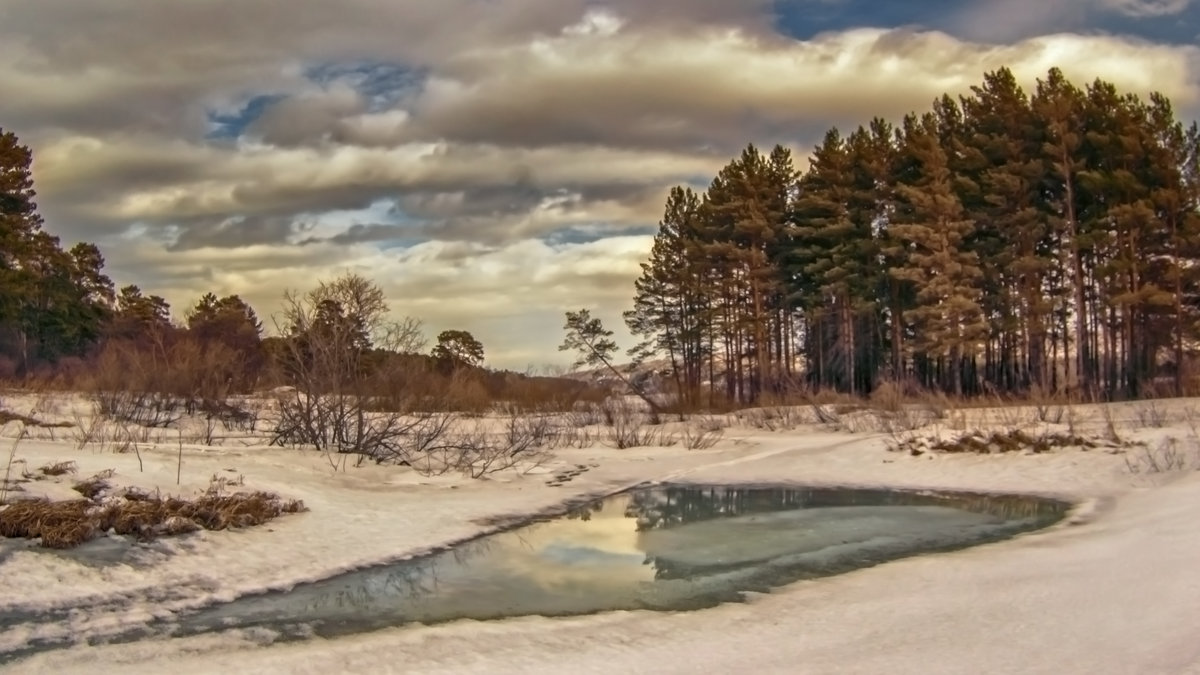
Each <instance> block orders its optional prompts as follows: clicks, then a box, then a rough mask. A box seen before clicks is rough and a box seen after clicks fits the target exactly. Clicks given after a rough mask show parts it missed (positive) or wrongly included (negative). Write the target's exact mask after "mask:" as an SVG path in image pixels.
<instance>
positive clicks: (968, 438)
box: [890, 429, 1099, 457]
mask: <svg viewBox="0 0 1200 675" xmlns="http://www.w3.org/2000/svg"><path fill="white" fill-rule="evenodd" d="M1097 447H1099V444H1098V443H1097V442H1096V441H1095V440H1092V439H1089V438H1083V437H1081V436H1076V435H1073V434H1041V435H1038V436H1033V435H1030V434H1028V433H1026V432H1024V431H1022V430H1020V429H1014V430H1009V431H996V432H992V433H991V434H987V433H984V432H982V431H973V432H969V433H966V434H962V435H960V436H957V437H954V438H950V439H929V438H921V437H915V436H914V437H910V438H906V439H903V440H899V441H897V442H895V443H894V444H893V445H892V447H891V448H890V449H891V450H892V451H895V452H908V453H909V454H911V455H913V456H914V457H919V456H921V455H923V454H925V453H926V452H941V453H948V454H958V453H972V454H977V455H991V454H1005V453H1011V452H1023V451H1029V452H1032V453H1034V454H1042V453H1047V452H1051V451H1053V450H1055V449H1058V448H1079V449H1082V450H1091V449H1093V448H1097Z"/></svg>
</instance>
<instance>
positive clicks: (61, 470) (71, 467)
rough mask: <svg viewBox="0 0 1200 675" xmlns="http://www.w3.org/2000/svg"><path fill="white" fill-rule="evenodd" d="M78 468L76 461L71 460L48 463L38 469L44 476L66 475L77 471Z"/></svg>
mask: <svg viewBox="0 0 1200 675" xmlns="http://www.w3.org/2000/svg"><path fill="white" fill-rule="evenodd" d="M77 470H78V469H77V467H76V466H75V462H73V461H70V460H68V461H66V462H55V463H53V464H47V465H46V466H43V467H41V468H39V469H38V471H40V472H41V474H42V475H43V476H64V475H66V474H69V473H75V472H76V471H77Z"/></svg>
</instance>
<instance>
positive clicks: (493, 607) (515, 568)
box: [175, 486, 1067, 637]
mask: <svg viewBox="0 0 1200 675" xmlns="http://www.w3.org/2000/svg"><path fill="white" fill-rule="evenodd" d="M1066 509H1067V505H1066V504H1063V503H1061V502H1054V501H1048V500H1040V499H1034V498H1023V497H1008V496H997V495H976V494H951V493H912V492H896V491H879V490H848V489H797V488H732V487H718V486H712V487H696V486H677V487H655V488H642V489H636V490H633V491H630V492H626V493H622V494H619V495H615V496H613V497H609V498H607V499H603V500H599V501H596V502H592V503H590V504H586V505H584V506H582V507H579V508H576V509H574V510H572V511H571V512H569V513H568V514H566V515H564V516H562V517H559V518H555V519H550V520H545V521H542V522H535V523H531V524H527V525H524V526H521V527H517V528H515V529H512V530H509V531H505V532H500V533H496V534H491V535H487V536H483V537H480V538H477V539H474V540H471V541H468V542H464V543H462V544H459V545H456V546H454V547H452V548H451V549H449V550H446V551H443V552H439V553H435V554H431V555H428V556H424V557H419V558H415V559H411V560H405V561H402V562H397V563H392V564H388V565H384V566H380V567H374V568H368V569H364V570H360V571H356V572H351V573H347V574H343V575H340V576H337V577H333V578H330V579H326V580H324V581H319V582H315V583H310V584H304V585H300V586H297V587H296V588H294V589H292V590H290V591H286V592H273V593H268V594H264V595H257V596H249V597H245V598H241V599H239V600H236V601H234V602H230V603H226V604H222V605H217V606H213V607H211V608H209V609H206V610H203V611H200V612H198V613H195V614H192V615H190V616H185V617H182V618H181V619H180V621H179V623H178V626H177V627H176V629H175V632H176V634H193V633H202V632H209V631H214V630H220V629H224V628H232V627H240V628H245V627H252V626H258V627H266V628H271V629H274V630H276V631H280V632H281V633H282V634H283V635H284V636H294V637H301V636H305V635H310V634H313V633H315V634H316V635H320V636H324V637H335V636H339V635H345V634H350V633H357V632H362V631H368V630H373V629H378V628H383V627H387V626H396V625H401V624H405V623H410V622H421V623H438V622H443V621H450V620H455V619H478V620H486V619H499V618H504V617H514V616H525V615H545V616H567V615H578V614H590V613H595V612H603V611H612V610H632V609H650V610H689V609H700V608H704V607H710V606H713V605H716V604H719V603H721V602H729V601H739V600H743V599H744V598H745V594H746V593H747V592H749V591H768V590H770V589H772V588H776V587H779V586H782V585H785V584H789V583H793V582H795V581H798V580H801V579H808V578H814V577H820V576H824V575H829V574H836V573H840V572H845V571H849V570H853V569H857V568H861V567H867V566H871V565H875V564H878V563H882V562H886V561H888V560H892V559H896V558H900V557H904V556H910V555H915V554H920V553H929V552H934V551H946V550H953V549H958V548H963V547H967V546H972V545H976V544H980V543H985V542H991V541H997V540H1000V539H1004V538H1007V537H1011V536H1013V535H1016V534H1019V533H1021V532H1027V531H1030V530H1034V529H1038V528H1041V527H1045V526H1047V525H1049V524H1052V523H1054V522H1055V521H1057V520H1059V519H1060V518H1062V516H1063V515H1064V514H1065V511H1066Z"/></svg>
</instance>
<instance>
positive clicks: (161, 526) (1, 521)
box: [0, 481, 305, 548]
mask: <svg viewBox="0 0 1200 675" xmlns="http://www.w3.org/2000/svg"><path fill="white" fill-rule="evenodd" d="M98 483H99V481H95V482H92V483H88V485H89V488H91V487H95V486H96V485H98ZM80 492H81V493H83V494H85V496H87V495H88V494H90V495H91V497H92V498H88V499H75V500H71V501H58V502H53V501H47V500H26V501H15V502H13V503H11V504H7V505H0V536H3V537H10V538H26V539H41V544H42V546H44V547H46V548H71V547H74V546H78V545H79V544H82V543H84V542H86V541H89V540H91V539H94V538H95V537H97V536H99V535H100V534H103V533H105V532H109V531H112V532H114V533H116V534H120V535H128V536H132V537H136V538H138V539H139V540H148V539H153V538H155V537H158V536H162V535H176V534H183V533H186V532H194V531H196V530H200V529H205V530H225V529H237V528H244V527H252V526H255V525H261V524H262V523H265V522H267V521H269V520H272V519H274V518H277V517H279V516H281V515H283V514H285V513H298V512H301V511H303V510H305V508H304V504H303V502H300V501H297V500H285V499H281V498H280V497H279V496H278V495H274V494H270V493H266V492H236V493H233V494H227V495H222V494H212V493H209V494H205V495H203V496H201V497H199V498H197V499H195V500H186V499H181V498H177V497H162V496H160V495H148V494H145V493H141V492H136V491H131V492H128V493H127V494H125V495H124V496H123V497H121V498H119V499H115V500H111V501H108V502H99V501H97V500H96V499H95V497H96V496H97V495H99V494H100V492H101V491H100V490H92V489H88V490H80Z"/></svg>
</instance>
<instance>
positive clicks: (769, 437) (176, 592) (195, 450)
mask: <svg viewBox="0 0 1200 675" xmlns="http://www.w3.org/2000/svg"><path fill="white" fill-rule="evenodd" d="M1127 417H1128V416H1127ZM1092 423H1093V424H1094V425H1097V426H1098V427H1099V426H1103V422H1102V421H1101V420H1099V419H1094V420H1092ZM1125 424H1126V427H1125V428H1123V430H1122V435H1123V436H1124V437H1126V438H1133V437H1136V438H1142V439H1145V440H1146V442H1147V443H1149V445H1150V447H1154V446H1155V444H1157V443H1159V442H1160V441H1161V439H1163V438H1167V437H1168V436H1173V437H1177V438H1179V439H1181V442H1182V440H1183V439H1185V438H1189V429H1188V427H1187V425H1185V424H1184V423H1183V422H1182V421H1181V420H1180V421H1177V422H1176V425H1175V426H1174V427H1171V428H1166V429H1136V430H1135V429H1133V428H1132V427H1133V426H1136V425H1132V424H1130V423H1129V421H1128V419H1127V420H1126V422H1125ZM12 432H13V430H12V428H11V427H10V428H9V429H6V433H8V434H9V435H11V433H12ZM943 433H952V432H951V431H949V430H943ZM886 441H887V438H886V437H885V436H884V435H879V434H875V435H871V434H846V433H833V432H829V431H823V430H819V429H816V428H812V427H809V428H800V429H797V430H795V431H791V432H783V433H764V432H761V431H757V430H751V429H736V430H730V431H729V433H727V436H726V439H725V440H723V441H722V442H721V443H720V444H719V445H718V446H717V447H716V448H714V449H712V450H706V451H687V450H684V449H682V448H679V447H675V448H669V449H645V448H642V449H633V450H614V449H611V448H606V447H596V448H592V449H587V450H569V451H560V452H559V453H557V457H556V459H555V460H554V461H553V462H552V463H551V464H550V465H548V466H546V467H542V468H540V469H535V470H534V471H532V472H530V473H526V474H524V475H522V474H520V473H516V472H510V473H505V474H501V475H499V476H497V477H496V478H495V479H493V480H485V481H466V480H462V479H459V478H457V477H443V478H432V479H430V478H422V477H420V476H417V475H415V474H413V473H412V472H411V471H409V470H408V469H405V468H403V467H376V466H364V467H361V468H353V467H350V468H348V469H346V470H345V471H340V470H339V471H334V470H332V469H331V467H330V464H329V463H328V461H327V460H326V459H325V458H324V457H322V456H320V455H318V454H315V453H305V452H298V451H295V450H284V449H279V448H266V447H262V446H260V445H252V446H243V444H241V443H227V444H226V445H224V446H223V447H216V448H207V447H202V446H195V445H189V446H186V447H185V448H184V452H183V463H182V471H181V473H182V478H183V480H182V481H181V484H180V485H178V486H177V485H176V483H175V477H176V469H177V467H176V461H177V455H176V453H177V452H178V449H177V448H176V447H174V446H173V445H172V444H171V443H168V442H165V441H164V442H162V443H161V444H153V443H151V444H147V446H146V448H145V449H143V450H142V465H143V468H144V471H139V463H138V460H137V458H136V457H135V456H133V455H131V454H115V453H112V452H103V453H101V452H94V451H92V450H90V449H84V450H76V449H75V448H74V446H73V445H72V444H71V443H69V442H65V441H63V440H62V439H59V440H57V441H51V440H37V441H29V440H27V441H25V442H23V443H22V444H21V445H20V446H19V448H18V450H17V458H18V460H23V461H24V462H25V464H24V466H27V467H28V468H30V469H34V468H36V467H38V466H41V465H43V464H46V463H49V462H53V461H61V460H74V461H76V462H77V463H78V465H79V473H78V474H77V476H76V477H77V478H78V477H85V476H87V475H90V474H91V473H94V472H97V471H100V470H103V469H109V468H112V469H115V470H116V476H115V477H114V479H113V480H114V482H116V483H124V484H136V485H141V486H146V487H154V486H157V487H159V488H160V489H162V490H163V491H164V492H171V493H176V494H194V493H195V492H196V491H199V490H201V489H203V488H204V487H205V486H206V485H208V483H209V481H210V480H211V478H212V476H213V475H218V476H244V478H245V484H246V487H247V488H252V489H266V490H271V491H275V492H278V493H280V494H281V495H283V496H285V497H289V498H299V499H303V500H304V501H305V503H306V504H307V505H308V506H309V508H310V509H311V511H309V512H307V513H304V514H300V515H297V516H285V517H283V518H281V519H279V520H276V521H273V522H272V523H270V524H268V525H266V526H264V527H260V528H256V529H252V530H247V531H244V532H204V533H198V534H196V535H192V536H187V537H183V538H180V539H173V540H163V541H160V542H158V543H156V544H153V545H151V546H147V547H141V553H139V557H138V558H137V559H134V560H127V561H123V562H120V563H117V564H109V565H89V564H83V563H81V562H79V561H78V560H77V558H75V557H72V556H67V555H61V554H53V553H46V552H42V551H37V550H34V549H30V548H29V547H28V546H26V545H24V544H23V543H17V542H4V543H0V614H3V613H5V612H12V611H14V610H20V611H29V612H40V613H50V612H54V611H55V610H64V612H63V616H64V618H63V619H62V621H60V622H58V623H57V624H55V627H52V628H46V627H41V628H38V627H34V626H32V625H29V626H25V627H22V626H13V627H8V628H5V629H3V631H2V632H0V649H9V648H12V647H15V646H17V645H20V644H21V643H22V642H23V641H25V640H26V639H29V638H31V637H35V636H37V635H38V632H39V631H42V632H46V631H50V632H53V631H55V630H58V631H62V632H64V633H66V634H72V635H75V636H88V635H100V636H102V635H105V634H109V633H110V632H114V631H118V630H119V629H121V628H123V627H129V626H132V625H136V624H137V623H138V622H141V621H144V620H146V619H148V618H150V617H167V616H170V615H171V614H172V613H173V612H177V611H179V610H181V609H185V608H188V607H195V606H198V605H202V604H207V603H211V602H214V601H217V600H221V599H230V598H233V597H237V596H239V595H243V594H245V593H251V592H257V591H262V590H264V589H270V588H287V587H290V586H292V585H294V584H296V583H299V582H302V581H308V580H313V579H318V578H323V577H327V576H331V575H333V574H336V573H337V572H340V571H344V570H347V569H353V568H356V567H360V566H364V565H368V564H374V563H378V562H382V561H385V560H390V559H396V558H398V557H405V556H411V555H415V554H418V553H421V552H423V551H427V550H429V549H431V548H434V547H437V546H441V545H444V544H447V543H449V542H453V541H456V540H459V539H462V538H465V537H468V536H471V535H474V534H477V533H479V532H481V531H484V530H486V529H488V527H489V526H488V525H487V523H488V522H494V521H495V520H496V519H497V518H498V517H511V516H515V515H520V514H529V513H534V512H538V511H542V510H545V509H548V508H553V507H555V506H556V505H559V504H561V503H562V502H563V501H565V500H568V499H574V498H578V497H582V496H585V495H597V494H604V493H609V492H614V491H617V490H620V489H622V488H624V487H627V486H629V485H633V484H636V483H640V482H644V481H651V480H653V481H676V482H697V483H703V482H720V483H795V484H807V485H855V486H894V487H909V488H941V489H964V490H977V491H1004V492H1020V493H1037V494H1044V495H1051V496H1057V497H1064V498H1069V499H1072V500H1075V501H1078V502H1081V503H1083V504H1084V505H1085V506H1084V507H1083V508H1081V509H1080V510H1079V511H1078V512H1077V515H1076V517H1075V518H1074V519H1073V520H1071V521H1069V522H1068V523H1064V524H1062V525H1060V526H1057V527H1055V528H1052V529H1050V530H1047V531H1043V532H1039V533H1035V534H1032V535H1026V536H1023V537H1020V538H1018V539H1015V540H1012V541H1008V542H1002V543H999V544H992V545H987V546H983V547H979V548H974V549H969V550H965V551H960V552H956V553H951V554H941V555H931V556H925V557H918V558H910V559H905V560H901V561H897V562H892V563H887V564H884V565H880V566H878V567H874V568H870V569H866V570H861V571H858V572H854V573H850V574H846V575H841V576H837V577H831V578H825V579H819V580H814V581H808V582H801V583H798V584H794V585H792V586H789V587H786V588H783V589H780V590H778V591H776V592H773V593H770V594H766V595H759V596H755V597H753V598H752V599H751V601H750V602H749V603H747V604H736V605H725V606H721V607H717V608H714V609H709V610H704V611H699V612H691V613H654V612H617V613H610V614H602V615H596V616H590V617H579V618H573V619H546V618H540V617H527V618H519V619H511V620H505V621H496V622H484V623H480V622H471V621H460V622H455V623H451V624H446V625H439V626H433V627H422V626H410V627H401V628H395V629H387V630H384V631H379V632H375V633H370V634H365V635H358V636H354V637H349V638H339V639H337V640H329V641H326V640H320V639H314V640H310V641H304V642H298V643H283V644H268V643H269V642H270V639H271V635H270V634H269V633H267V632H264V631H250V632H243V633H235V634H234V633H231V634H220V635H205V636H200V637H194V638H179V639H173V640H147V641H143V642H136V643H131V644H118V645H102V646H77V647H73V648H70V649H64V650H58V651H52V652H47V653H43V654H38V655H35V656H32V657H30V658H28V659H25V660H23V661H19V662H17V663H14V664H11V665H10V666H9V667H8V668H9V669H10V670H11V671H12V672H97V671H100V672H107V671H114V672H115V671H118V670H119V671H121V672H130V673H137V672H161V671H162V670H163V669H164V668H170V669H171V670H172V671H173V672H178V673H191V672H197V673H200V672H243V671H244V672H297V673H304V672H312V673H328V672H373V673H376V672H379V673H383V672H481V673H483V672H487V673H503V672H525V673H529V672H571V673H576V672H620V671H631V670H632V671H643V670H654V671H656V672H666V673H671V672H697V671H703V672H752V671H755V670H757V671H759V672H830V671H836V672H864V673H866V672H884V671H887V672H922V673H940V672H946V673H961V672H988V673H1006V672H1011V673H1017V672H1020V673H1030V672H1046V673H1151V672H1153V673H1169V672H1200V638H1198V636H1200V575H1197V574H1196V572H1195V567H1196V562H1197V561H1200V528H1197V527H1196V524H1195V520H1196V517H1197V515H1196V514H1200V473H1197V472H1195V471H1191V472H1179V473H1177V474H1172V475H1131V473H1130V471H1129V470H1128V468H1127V463H1126V459H1125V457H1124V456H1122V455H1120V454H1111V451H1106V450H1092V451H1089V452H1083V451H1078V450H1060V451H1056V452H1054V453H1051V454H1046V455H1027V454H1016V455H1004V456H947V455H924V456H921V457H912V456H909V455H904V454H899V453H889V452H887V451H886V449H885V445H886ZM1192 443H1194V438H1192V440H1188V441H1186V442H1185V443H1184V445H1186V447H1187V448H1188V449H1189V451H1190V450H1191V448H1192V445H1190V444H1192ZM5 445H7V443H5ZM6 449H7V448H6ZM1125 452H1127V453H1137V452H1142V450H1139V449H1132V448H1131V449H1127V450H1126V451H1125ZM570 467H584V468H586V471H584V472H583V473H582V474H581V475H579V476H578V477H577V478H575V479H573V480H572V481H571V482H568V483H567V484H566V485H565V486H562V487H551V486H548V485H546V480H547V478H548V473H555V472H557V471H559V470H560V469H565V468H570ZM68 483H69V481H61V482H60V483H58V484H54V483H48V482H39V483H36V484H29V485H27V486H26V487H30V488H31V489H32V487H33V486H35V485H36V486H44V485H50V487H49V488H44V487H43V488H40V489H48V490H49V491H54V490H59V491H60V492H61V491H62V490H64V486H65V485H66V484H68ZM64 496H65V495H64ZM80 608H85V609H80ZM43 637H45V635H43Z"/></svg>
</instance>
